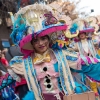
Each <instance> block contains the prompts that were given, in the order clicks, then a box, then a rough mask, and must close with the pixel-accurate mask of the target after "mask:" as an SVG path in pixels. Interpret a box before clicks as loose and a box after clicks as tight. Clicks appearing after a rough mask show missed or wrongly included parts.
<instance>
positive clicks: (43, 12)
mask: <svg viewBox="0 0 100 100" xmlns="http://www.w3.org/2000/svg"><path fill="white" fill-rule="evenodd" d="M19 16H21V17H20V19H18V20H21V23H22V26H23V27H24V28H23V27H22V26H21V28H19V29H20V30H21V29H22V30H21V32H23V31H24V30H25V28H26V27H27V26H29V28H28V32H29V33H32V34H28V35H26V34H23V33H22V34H21V33H20V30H18V25H17V32H16V31H15V32H14V33H12V37H13V40H14V42H18V43H19V40H21V39H22V38H23V39H22V40H21V41H20V43H19V45H20V48H21V51H22V53H23V54H24V55H25V56H24V58H23V57H19V56H16V57H14V58H13V59H12V60H11V61H10V66H11V68H12V71H13V72H15V73H16V74H17V77H15V76H14V75H13V74H12V73H10V72H9V73H10V74H11V76H12V77H13V78H14V79H15V80H16V81H19V80H20V75H21V76H23V77H25V79H26V80H27V84H28V88H29V90H30V91H31V92H29V93H28V94H29V95H27V96H26V97H25V98H24V100H28V99H30V100H43V98H44V99H45V100H48V98H49V99H51V100H63V94H65V95H68V94H73V92H74V89H75V83H74V80H73V77H72V74H71V71H70V68H71V69H73V68H75V71H76V72H82V73H83V74H86V75H87V76H89V77H91V78H93V79H95V80H97V81H100V77H98V76H99V75H100V73H99V70H100V69H99V70H94V68H95V66H94V64H91V65H86V64H85V63H84V64H83V65H82V67H81V70H79V66H80V65H81V64H80V65H79V62H80V59H79V56H78V54H77V53H76V52H70V51H68V50H66V46H65V45H63V46H61V47H62V48H60V47H59V45H58V43H59V42H58V41H57V42H55V44H54V45H51V44H52V43H54V42H53V39H52V38H51V37H53V36H52V35H53V34H54V39H56V40H60V39H62V38H59V37H62V36H64V35H65V33H66V32H67V28H68V26H67V25H66V24H67V23H62V22H59V20H57V19H56V18H55V17H54V16H53V12H52V9H51V8H50V7H48V6H47V5H42V4H34V5H30V6H26V7H24V8H22V9H21V10H19V11H18V13H17V14H16V18H19ZM18 20H17V21H18ZM23 20H24V21H25V23H26V24H24V25H23ZM63 22H64V21H63ZM18 32H19V33H20V34H18ZM59 33H60V34H59ZM25 35H26V36H25ZM18 37H20V38H18ZM64 38H65V36H64ZM16 40H18V41H16ZM63 40H65V39H63ZM51 46H52V48H51ZM56 47H57V48H56ZM83 61H84V60H83ZM99 65H100V63H98V66H99ZM84 67H85V68H86V69H85V68H84ZM73 70H74V69H73ZM73 70H72V71H73ZM94 72H95V73H94ZM93 73H94V75H95V76H96V77H94V76H93V75H92V74H93Z"/></svg>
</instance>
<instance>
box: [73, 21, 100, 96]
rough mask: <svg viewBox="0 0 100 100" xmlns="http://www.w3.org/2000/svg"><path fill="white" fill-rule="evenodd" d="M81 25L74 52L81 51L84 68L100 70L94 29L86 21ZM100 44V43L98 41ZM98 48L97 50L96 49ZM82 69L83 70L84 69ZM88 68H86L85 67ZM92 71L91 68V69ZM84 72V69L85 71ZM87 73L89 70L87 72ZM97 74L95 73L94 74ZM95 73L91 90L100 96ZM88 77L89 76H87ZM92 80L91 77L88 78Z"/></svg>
mask: <svg viewBox="0 0 100 100" xmlns="http://www.w3.org/2000/svg"><path fill="white" fill-rule="evenodd" d="M80 23H81V24H79V27H78V28H79V34H78V35H77V36H78V37H77V39H75V42H76V43H75V45H74V47H73V49H74V50H76V51H79V54H80V59H81V64H82V65H83V67H84V64H86V65H91V64H93V65H94V66H95V67H94V71H96V70H97V69H98V68H99V66H98V65H99V64H100V60H99V55H98V53H97V48H96V46H94V43H95V45H96V44H97V42H96V41H97V40H96V39H95V40H94V41H95V42H94V41H93V40H92V34H91V33H93V32H94V29H93V28H92V27H91V26H88V25H87V22H86V21H85V20H80ZM98 42H99V41H98ZM95 48H96V49H95ZM83 67H82V68H83ZM84 68H86V67H84ZM90 69H91V68H90ZM83 70H84V69H83ZM86 71H87V70H86ZM94 73H95V72H94ZM94 73H93V77H94V79H92V81H90V86H91V89H92V90H93V91H94V92H95V95H96V96H98V95H99V94H98V90H97V84H96V82H98V81H97V80H95V74H94ZM87 77H88V75H87ZM88 78H89V79H90V77H88Z"/></svg>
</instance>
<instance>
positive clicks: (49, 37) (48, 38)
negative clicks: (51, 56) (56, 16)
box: [31, 35, 50, 45]
mask: <svg viewBox="0 0 100 100" xmlns="http://www.w3.org/2000/svg"><path fill="white" fill-rule="evenodd" d="M42 37H46V38H47V39H48V40H50V37H49V36H48V35H45V36H42ZM34 39H36V38H34V37H33V38H32V40H31V45H33V40H34Z"/></svg>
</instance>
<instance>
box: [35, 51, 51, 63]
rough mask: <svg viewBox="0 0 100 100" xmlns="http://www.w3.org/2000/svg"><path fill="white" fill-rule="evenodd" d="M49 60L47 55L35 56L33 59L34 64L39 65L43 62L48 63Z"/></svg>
mask: <svg viewBox="0 0 100 100" xmlns="http://www.w3.org/2000/svg"><path fill="white" fill-rule="evenodd" d="M50 61H51V58H50V55H49V54H48V53H44V54H43V55H40V54H36V56H35V58H34V59H33V63H34V64H40V63H43V62H50Z"/></svg>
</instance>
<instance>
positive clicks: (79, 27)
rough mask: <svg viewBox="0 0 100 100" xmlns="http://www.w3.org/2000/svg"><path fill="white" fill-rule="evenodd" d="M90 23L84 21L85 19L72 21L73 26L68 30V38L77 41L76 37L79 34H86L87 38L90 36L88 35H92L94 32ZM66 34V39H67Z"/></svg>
mask: <svg viewBox="0 0 100 100" xmlns="http://www.w3.org/2000/svg"><path fill="white" fill-rule="evenodd" d="M90 23H91V22H88V21H86V20H85V19H76V20H74V21H73V24H72V26H71V28H70V29H69V34H70V38H73V37H77V38H75V41H78V40H79V39H78V36H79V34H81V33H86V34H87V35H88V36H89V35H90V34H89V33H93V32H94V31H95V30H94V28H93V27H92V26H90ZM67 34H68V33H66V34H65V35H66V37H68V35H67Z"/></svg>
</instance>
